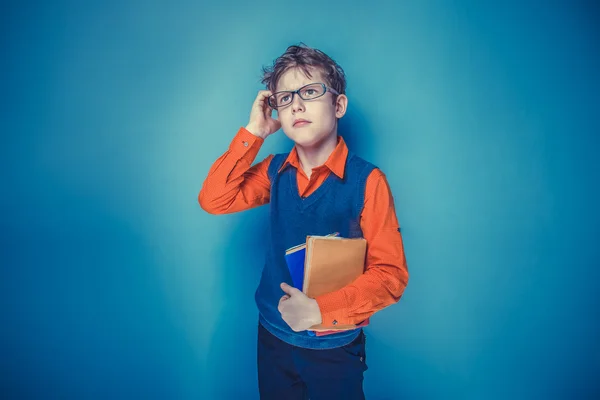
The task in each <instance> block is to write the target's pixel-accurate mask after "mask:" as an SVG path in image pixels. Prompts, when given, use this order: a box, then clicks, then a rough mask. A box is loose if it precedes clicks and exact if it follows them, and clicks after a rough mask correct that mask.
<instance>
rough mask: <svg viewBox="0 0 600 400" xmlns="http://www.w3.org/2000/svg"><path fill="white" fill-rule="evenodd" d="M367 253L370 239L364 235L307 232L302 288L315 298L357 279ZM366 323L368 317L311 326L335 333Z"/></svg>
mask: <svg viewBox="0 0 600 400" xmlns="http://www.w3.org/2000/svg"><path fill="white" fill-rule="evenodd" d="M366 255H367V241H366V240H365V239H364V238H355V239H349V238H341V237H332V236H307V238H306V257H305V260H304V283H303V286H302V291H303V292H304V294H306V296H308V297H310V298H312V299H314V298H315V297H317V296H320V295H322V294H326V293H330V292H333V291H336V290H339V289H341V288H343V287H344V286H346V285H348V284H350V283H352V282H354V280H355V279H356V278H358V277H359V276H360V275H362V274H363V273H364V271H365V263H366ZM367 324H368V320H366V321H363V322H362V323H361V324H359V325H354V324H351V325H334V326H324V325H323V324H319V325H314V326H311V327H310V329H309V330H311V331H315V332H327V333H330V332H331V333H333V332H334V331H344V330H349V329H356V328H358V327H360V326H365V325H367Z"/></svg>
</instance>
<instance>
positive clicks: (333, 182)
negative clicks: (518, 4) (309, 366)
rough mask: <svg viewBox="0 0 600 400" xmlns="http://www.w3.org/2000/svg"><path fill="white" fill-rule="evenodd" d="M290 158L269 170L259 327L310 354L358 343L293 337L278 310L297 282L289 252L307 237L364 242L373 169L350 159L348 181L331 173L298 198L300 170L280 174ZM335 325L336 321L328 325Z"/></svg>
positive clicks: (345, 338) (345, 337)
mask: <svg viewBox="0 0 600 400" xmlns="http://www.w3.org/2000/svg"><path fill="white" fill-rule="evenodd" d="M287 156H288V154H277V155H275V156H274V157H273V159H272V161H271V163H270V165H269V179H270V181H271V200H270V233H269V234H270V239H271V240H270V244H269V247H268V249H267V254H266V263H265V266H264V268H263V271H262V277H261V280H260V283H259V285H258V289H257V290H256V294H255V300H256V305H257V307H258V311H259V321H260V323H261V324H262V325H263V326H264V327H265V329H267V330H268V331H269V332H271V333H272V334H273V335H275V336H276V337H278V338H279V339H281V340H283V341H284V342H287V343H289V344H291V345H294V346H299V347H304V348H309V349H330V348H335V347H340V346H344V345H346V344H348V343H350V342H351V341H352V340H354V339H355V338H356V337H357V336H358V334H359V333H360V329H354V330H352V331H346V332H341V333H336V334H332V335H326V336H311V335H309V334H308V332H307V331H303V332H294V331H293V330H292V329H291V328H290V327H289V326H288V324H287V323H286V322H285V321H284V320H283V319H282V318H281V313H280V312H279V310H277V306H278V304H279V299H280V298H281V296H283V295H284V294H285V293H284V292H283V291H282V290H281V287H280V284H281V282H286V283H288V284H289V285H290V286H292V277H291V275H290V272H289V270H288V267H287V264H286V262H285V251H286V250H287V249H289V248H290V247H293V246H296V245H297V244H300V243H304V242H306V236H308V235H328V234H330V233H333V232H339V233H340V236H341V237H347V238H356V237H363V234H362V230H361V228H360V214H361V212H362V208H363V204H364V198H365V185H366V182H367V178H368V176H369V174H370V173H371V171H373V169H374V168H376V167H375V166H374V165H373V164H370V163H368V162H367V161H365V160H363V159H361V158H360V157H358V156H356V155H353V154H352V153H349V154H348V157H347V159H346V166H345V170H344V178H343V179H340V178H339V177H338V176H337V175H336V174H334V173H333V172H330V174H329V176H328V177H327V179H326V180H325V181H324V182H323V183H322V184H321V186H319V188H317V190H316V191H314V192H313V193H312V194H311V195H310V196H307V197H305V198H303V197H301V196H300V194H299V193H298V184H297V181H296V174H297V170H296V168H294V167H292V166H290V165H289V164H287V165H286V167H285V168H284V169H283V170H282V171H281V172H280V173H278V172H277V171H279V169H280V168H281V166H282V165H283V163H284V161H285V160H286V158H287ZM323 322H324V323H325V324H328V325H329V324H331V321H329V322H328V321H323Z"/></svg>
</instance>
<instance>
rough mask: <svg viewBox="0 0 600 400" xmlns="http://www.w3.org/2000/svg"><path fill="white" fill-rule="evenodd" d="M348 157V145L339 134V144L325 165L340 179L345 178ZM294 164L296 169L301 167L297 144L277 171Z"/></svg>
mask: <svg viewBox="0 0 600 400" xmlns="http://www.w3.org/2000/svg"><path fill="white" fill-rule="evenodd" d="M347 158H348V146H346V142H345V141H344V138H343V137H341V136H339V135H338V137H337V145H336V146H335V149H333V151H332V152H331V154H330V155H329V158H328V159H327V161H325V164H323V166H325V167H327V168H329V170H330V171H331V172H333V173H334V174H336V175H337V176H338V177H339V178H340V179H343V178H344V171H345V169H346V159H347ZM288 165H289V166H292V167H294V168H296V169H300V160H299V158H298V151H297V149H296V146H294V148H293V149H292V151H290V154H289V155H288V156H287V158H286V159H285V161H284V162H283V164H282V165H281V168H279V171H277V173H280V172H281V171H283V170H284V169H285V168H286V167H287V166H288Z"/></svg>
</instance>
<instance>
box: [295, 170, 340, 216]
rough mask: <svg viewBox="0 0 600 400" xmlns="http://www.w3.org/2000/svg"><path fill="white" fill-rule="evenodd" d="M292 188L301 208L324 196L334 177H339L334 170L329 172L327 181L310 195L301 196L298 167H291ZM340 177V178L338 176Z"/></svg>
mask: <svg viewBox="0 0 600 400" xmlns="http://www.w3.org/2000/svg"><path fill="white" fill-rule="evenodd" d="M289 175H290V190H291V192H292V196H293V197H294V199H295V201H296V203H297V204H298V207H299V208H301V209H304V208H307V207H309V206H310V205H312V204H313V203H314V202H315V201H317V200H318V199H319V198H321V197H322V196H323V194H324V193H325V192H326V191H327V188H328V187H329V186H331V184H332V183H333V181H334V179H336V178H337V175H336V174H334V173H333V172H331V171H330V172H329V175H328V176H327V178H325V181H324V182H323V183H321V185H320V186H319V187H318V188H317V189H316V190H315V191H314V192H312V193H311V194H310V195H308V196H306V197H302V196H300V193H299V191H298V176H297V175H298V170H297V169H296V168H292V169H290V174H289ZM338 179H339V178H338Z"/></svg>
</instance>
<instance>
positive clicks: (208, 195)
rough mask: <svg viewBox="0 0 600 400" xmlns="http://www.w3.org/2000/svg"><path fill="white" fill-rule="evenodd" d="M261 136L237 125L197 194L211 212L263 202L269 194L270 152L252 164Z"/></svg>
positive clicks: (243, 208) (223, 211)
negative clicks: (224, 150)
mask: <svg viewBox="0 0 600 400" xmlns="http://www.w3.org/2000/svg"><path fill="white" fill-rule="evenodd" d="M263 143H264V139H262V138H260V137H258V136H255V135H253V134H252V133H250V132H248V131H247V130H246V129H245V128H243V127H242V128H240V129H239V131H238V132H237V134H236V135H235V137H234V139H233V140H232V142H231V144H230V145H229V149H228V150H227V151H226V152H225V153H224V154H223V155H222V156H221V157H219V158H218V159H217V160H216V161H215V162H214V164H213V165H212V167H211V168H210V170H209V171H208V176H207V177H206V179H205V180H204V183H203V185H202V189H201V190H200V193H199V194H198V202H199V203H200V206H201V207H202V208H203V209H204V210H205V211H206V212H208V213H210V214H228V213H234V212H238V211H243V210H247V209H250V208H253V207H258V206H261V205H263V204H266V203H268V202H269V200H270V196H271V182H270V180H269V175H268V169H269V164H270V162H271V159H272V158H273V155H269V156H267V157H266V158H265V159H264V160H262V161H261V162H259V163H257V164H256V165H254V166H251V165H252V163H253V162H254V159H255V158H256V156H257V155H258V151H259V150H260V147H261V146H262V144H263Z"/></svg>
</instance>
